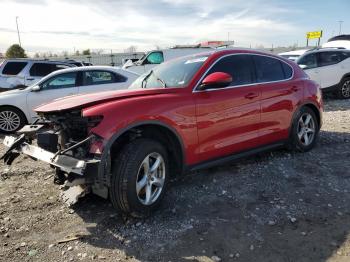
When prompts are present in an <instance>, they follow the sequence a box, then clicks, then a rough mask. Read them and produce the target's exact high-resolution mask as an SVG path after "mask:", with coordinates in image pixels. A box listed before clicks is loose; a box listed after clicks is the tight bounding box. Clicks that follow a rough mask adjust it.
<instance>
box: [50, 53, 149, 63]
mask: <svg viewBox="0 0 350 262" xmlns="http://www.w3.org/2000/svg"><path fill="white" fill-rule="evenodd" d="M143 54H144V53H141V52H138V53H114V54H101V55H81V56H67V57H50V58H48V59H50V60H65V59H74V60H77V61H82V62H89V63H92V64H93V65H113V66H121V65H122V64H123V62H124V61H126V60H128V59H131V58H132V59H139V58H141V56H142V55H143Z"/></svg>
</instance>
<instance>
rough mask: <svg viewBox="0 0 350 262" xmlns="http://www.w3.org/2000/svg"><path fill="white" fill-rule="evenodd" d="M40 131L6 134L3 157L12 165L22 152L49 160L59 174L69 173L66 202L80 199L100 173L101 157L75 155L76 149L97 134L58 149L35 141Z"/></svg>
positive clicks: (35, 157) (47, 161)
mask: <svg viewBox="0 0 350 262" xmlns="http://www.w3.org/2000/svg"><path fill="white" fill-rule="evenodd" d="M31 128H32V126H30V125H29V126H26V127H25V128H24V129H23V130H28V129H31ZM40 128H41V127H39V128H38V129H40ZM37 131H38V130H35V131H34V132H24V133H21V132H19V133H20V135H19V136H12V135H8V136H6V137H5V138H4V141H3V144H4V145H5V146H7V147H8V150H7V151H6V153H5V154H4V155H3V156H2V157H1V158H0V159H2V160H4V162H5V163H6V164H8V165H11V164H12V163H13V161H14V160H15V159H16V158H17V157H18V156H19V155H20V154H24V155H27V156H29V157H30V158H32V159H34V160H39V161H43V162H45V163H47V164H49V165H50V166H51V167H52V168H54V169H55V170H56V174H57V172H59V173H60V174H65V176H66V180H65V182H64V185H63V186H62V187H61V188H62V189H63V191H62V194H61V197H62V199H63V200H64V202H65V203H66V204H68V205H72V204H74V203H76V202H77V201H78V199H79V198H80V197H82V196H84V195H85V194H86V193H88V192H90V190H91V186H92V185H93V184H94V182H95V179H96V178H97V174H98V173H99V168H100V163H101V160H100V159H98V158H95V157H91V158H90V157H87V158H83V159H79V158H77V157H74V156H72V151H73V150H74V149H76V148H77V147H79V146H81V145H83V144H85V143H89V142H90V141H91V140H93V139H94V136H93V135H92V136H89V137H87V138H86V139H84V140H82V141H80V142H78V143H75V144H73V145H72V146H70V147H69V148H66V149H64V150H58V151H57V152H55V153H54V152H50V151H48V150H45V149H43V148H41V147H39V146H36V145H33V144H32V141H33V137H35V133H36V132H37Z"/></svg>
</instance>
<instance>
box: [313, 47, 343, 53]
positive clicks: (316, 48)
mask: <svg viewBox="0 0 350 262" xmlns="http://www.w3.org/2000/svg"><path fill="white" fill-rule="evenodd" d="M322 49H341V50H343V49H346V48H345V47H336V46H335V47H315V48H311V49H309V50H307V51H306V52H311V51H316V50H322Z"/></svg>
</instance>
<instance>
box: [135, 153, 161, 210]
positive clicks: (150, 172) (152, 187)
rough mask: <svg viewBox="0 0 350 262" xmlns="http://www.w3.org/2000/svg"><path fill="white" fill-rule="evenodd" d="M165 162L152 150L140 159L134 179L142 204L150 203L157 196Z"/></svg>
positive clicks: (154, 200)
mask: <svg viewBox="0 0 350 262" xmlns="http://www.w3.org/2000/svg"><path fill="white" fill-rule="evenodd" d="M165 175H166V169H165V162H164V159H163V157H162V156H161V155H160V154H159V153H156V152H153V153H151V154H149V155H147V156H146V157H145V159H144V160H143V161H142V163H141V165H140V167H139V170H138V174H137V179H136V193H137V197H138V199H139V201H140V202H141V203H142V204H144V205H147V206H148V205H152V204H153V203H154V202H156V201H157V199H158V198H159V196H160V194H161V192H162V190H163V187H164V182H165Z"/></svg>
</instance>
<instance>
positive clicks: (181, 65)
mask: <svg viewBox="0 0 350 262" xmlns="http://www.w3.org/2000/svg"><path fill="white" fill-rule="evenodd" d="M207 58H208V56H193V57H183V58H180V59H176V60H173V61H170V62H167V63H163V64H161V65H159V66H157V67H155V68H154V69H152V70H151V71H148V72H147V73H145V74H143V75H141V76H140V77H139V78H137V79H136V80H135V82H133V83H132V84H131V86H130V87H129V88H130V89H137V88H164V87H184V86H186V85H187V84H188V83H189V81H190V80H191V79H192V77H193V76H194V74H195V73H196V72H197V71H198V69H199V68H200V67H201V66H202V65H203V63H204V61H205V60H207Z"/></svg>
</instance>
